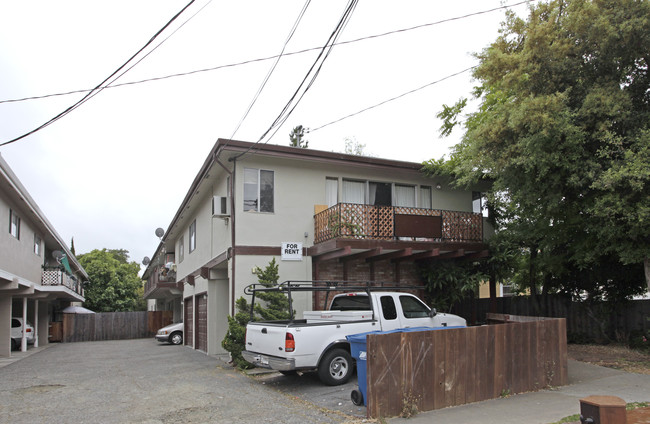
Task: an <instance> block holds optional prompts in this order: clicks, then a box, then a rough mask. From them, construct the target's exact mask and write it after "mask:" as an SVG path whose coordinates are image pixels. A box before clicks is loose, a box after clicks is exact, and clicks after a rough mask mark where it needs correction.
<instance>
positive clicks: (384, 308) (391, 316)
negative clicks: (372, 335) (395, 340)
mask: <svg viewBox="0 0 650 424" xmlns="http://www.w3.org/2000/svg"><path fill="white" fill-rule="evenodd" d="M379 303H380V305H379V306H380V307H381V330H382V331H390V330H394V329H396V328H401V323H400V320H399V317H398V316H397V305H395V298H394V297H393V296H390V295H384V296H380V297H379Z"/></svg>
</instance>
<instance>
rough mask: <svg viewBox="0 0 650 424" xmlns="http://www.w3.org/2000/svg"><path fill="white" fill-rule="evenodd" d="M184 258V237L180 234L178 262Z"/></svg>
mask: <svg viewBox="0 0 650 424" xmlns="http://www.w3.org/2000/svg"><path fill="white" fill-rule="evenodd" d="M184 258H185V238H184V237H183V236H181V239H180V240H179V241H178V263H181V262H183V259H184Z"/></svg>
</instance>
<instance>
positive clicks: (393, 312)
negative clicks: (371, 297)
mask: <svg viewBox="0 0 650 424" xmlns="http://www.w3.org/2000/svg"><path fill="white" fill-rule="evenodd" d="M381 312H382V313H383V314H384V319H385V320H393V319H397V308H396V307H395V301H394V300H393V298H392V296H382V297H381Z"/></svg>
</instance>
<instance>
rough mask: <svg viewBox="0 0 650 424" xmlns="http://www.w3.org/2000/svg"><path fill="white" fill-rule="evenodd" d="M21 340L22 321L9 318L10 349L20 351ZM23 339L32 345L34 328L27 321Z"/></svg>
mask: <svg viewBox="0 0 650 424" xmlns="http://www.w3.org/2000/svg"><path fill="white" fill-rule="evenodd" d="M22 338H23V319H22V318H16V317H14V318H11V349H13V350H18V349H20V343H21V339H22ZM25 338H26V339H27V344H34V327H33V326H32V324H30V322H29V321H27V325H26V326H25Z"/></svg>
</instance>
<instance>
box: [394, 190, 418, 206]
mask: <svg viewBox="0 0 650 424" xmlns="http://www.w3.org/2000/svg"><path fill="white" fill-rule="evenodd" d="M395 206H406V207H409V208H414V207H415V187H414V186H407V185H399V184H395Z"/></svg>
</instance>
